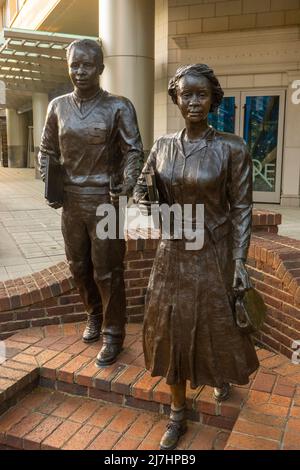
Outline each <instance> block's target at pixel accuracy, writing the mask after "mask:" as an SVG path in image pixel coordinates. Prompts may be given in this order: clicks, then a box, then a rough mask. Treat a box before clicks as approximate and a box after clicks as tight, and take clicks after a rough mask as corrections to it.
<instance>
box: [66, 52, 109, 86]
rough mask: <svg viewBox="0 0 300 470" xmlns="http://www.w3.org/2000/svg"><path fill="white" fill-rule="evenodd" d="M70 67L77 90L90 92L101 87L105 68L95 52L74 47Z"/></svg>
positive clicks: (69, 60) (70, 73)
mask: <svg viewBox="0 0 300 470" xmlns="http://www.w3.org/2000/svg"><path fill="white" fill-rule="evenodd" d="M68 67H69V75H70V78H71V80H72V83H73V85H74V87H75V89H78V90H79V91H81V92H89V91H90V90H92V89H94V88H97V87H98V86H99V76H100V75H101V74H102V72H103V69H104V66H103V65H102V66H100V65H99V64H98V62H97V58H96V55H95V53H94V51H93V50H91V49H89V48H87V47H81V46H75V47H73V49H72V50H71V53H70V56H69V59H68Z"/></svg>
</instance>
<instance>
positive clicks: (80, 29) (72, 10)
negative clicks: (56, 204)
mask: <svg viewBox="0 0 300 470" xmlns="http://www.w3.org/2000/svg"><path fill="white" fill-rule="evenodd" d="M0 8H1V10H2V11H1V14H0V26H1V21H2V27H4V28H9V29H11V30H13V31H15V30H16V29H21V30H24V29H26V30H32V31H35V32H39V31H47V32H48V33H55V34H56V35H62V34H63V35H71V36H72V35H81V36H92V37H100V38H101V41H102V44H103V48H104V52H105V63H106V71H105V73H104V76H103V82H102V86H103V87H104V88H107V89H108V90H110V91H112V92H113V93H117V94H122V95H125V96H127V97H129V98H130V99H131V100H132V101H133V102H134V104H135V106H136V109H137V113H138V118H139V122H140V127H141V131H142V136H143V140H144V145H145V148H146V150H149V149H150V148H151V145H152V142H153V140H154V139H155V138H157V137H158V136H159V135H162V134H165V133H170V132H176V131H178V130H179V129H180V128H182V127H183V122H182V119H181V117H180V115H179V113H178V110H177V108H176V106H174V105H173V103H172V102H171V100H170V99H169V97H168V94H167V86H168V80H169V79H170V77H171V76H172V75H173V74H174V72H175V70H176V68H177V67H178V66H179V65H180V64H184V63H195V62H198V63H199V62H202V63H207V64H208V65H210V66H211V67H212V68H213V69H214V70H215V72H216V74H217V76H218V77H219V79H220V81H221V84H222V86H223V88H224V91H225V98H224V101H223V103H222V106H221V108H220V109H219V111H218V113H217V114H215V115H212V116H210V121H211V123H212V124H213V125H214V126H215V127H217V128H219V129H220V130H224V131H226V132H235V133H237V134H239V135H240V136H242V137H243V138H244V139H245V140H246V142H247V144H248V146H249V150H250V152H251V154H252V158H253V165H254V171H253V175H254V176H253V177H254V200H255V201H257V202H270V203H278V204H279V203H280V204H282V205H284V206H295V207H296V206H297V207H299V206H300V0H227V1H225V0H60V1H57V0H48V1H46V0H23V1H20V0H19V1H17V0H7V1H1V0H0ZM48 40H49V38H48ZM48 44H49V42H48ZM1 57H2V56H0V67H2V68H3V63H2V62H1V60H2V59H1ZM60 65H61V66H62V64H60ZM64 66H65V64H64ZM10 70H12V69H10ZM11 73H12V72H11ZM49 73H50V75H49V76H48V77H47V80H50V79H51V71H50V72H49ZM0 75H1V74H0ZM1 77H2V75H1V76H0V80H1ZM13 77H14V81H13V83H12V82H11V80H12V78H11V76H8V78H7V74H6V75H5V74H4V82H5V87H6V89H8V85H9V84H10V83H11V90H10V92H9V93H7V96H8V97H9V100H7V102H6V103H3V106H2V107H3V108H4V107H6V108H9V109H8V110H7V111H6V116H7V124H8V131H9V132H8V152H9V155H10V154H11V159H10V160H11V164H12V165H14V164H19V165H24V164H25V161H26V158H25V157H24V158H23V159H22V158H20V156H19V154H18V153H17V152H16V147H18V149H19V150H18V152H21V150H20V147H22V146H23V149H25V153H26V148H27V147H26V133H25V137H24V139H25V140H24V142H20V140H19V141H18V142H14V139H15V140H17V136H16V132H14V131H13V130H12V129H17V128H18V125H19V126H21V127H22V126H24V125H26V123H24V122H21V120H22V117H21V116H22V110H23V114H24V113H27V114H28V116H29V117H27V125H28V122H29V126H30V124H31V123H30V108H32V109H33V116H32V119H33V128H34V147H35V152H36V151H37V149H38V145H39V138H40V134H41V130H42V122H43V119H44V115H45V110H46V106H47V102H48V99H49V97H52V96H53V95H55V93H58V92H59V89H61V87H63V83H60V84H59V85H60V86H59V87H57V86H56V87H54V86H52V88H51V83H50V85H49V87H50V88H48V89H47V90H46V92H45V90H43V89H42V88H41V89H39V88H35V89H33V90H32V91H31V90H30V85H29V83H28V80H27V82H26V84H25V85H24V86H26V93H27V95H26V96H27V102H26V103H25V102H24V101H23V102H22V100H21V98H22V99H23V98H24V97H23V96H21V98H20V101H19V102H18V101H16V100H15V101H14V99H15V94H13V88H14V87H15V86H16V85H15V84H16V80H17V79H18V76H16V72H15V73H13ZM64 80H65V83H66V84H67V78H66V77H64ZM35 81H36V80H35ZM50 82H51V80H50ZM17 83H19V82H17ZM22 83H23V82H22ZM39 86H42V84H40V85H39ZM35 87H37V84H36V83H35ZM18 93H20V91H19V90H18ZM21 95H22V93H21ZM24 96H25V95H24ZM30 101H31V106H30ZM14 106H15V107H14ZM18 107H19V109H17V108H18ZM18 111H19V113H18ZM17 121H18V122H19V124H17V123H16V122H17ZM23 121H24V118H23ZM19 134H20V135H21V134H22V132H19ZM13 147H14V148H15V149H14V151H13V150H11V151H10V148H11V149H13ZM25 156H26V155H25Z"/></svg>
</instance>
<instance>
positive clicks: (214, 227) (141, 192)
mask: <svg viewBox="0 0 300 470" xmlns="http://www.w3.org/2000/svg"><path fill="white" fill-rule="evenodd" d="M169 95H170V96H171V98H172V100H173V102H174V103H175V104H176V105H177V106H178V108H179V109H180V111H181V114H182V116H183V118H184V120H185V128H184V129H183V130H182V131H180V132H178V133H176V134H172V135H167V136H163V137H161V138H159V139H158V140H157V141H156V143H155V144H154V147H153V149H152V151H151V153H150V155H149V157H148V160H147V162H146V164H145V167H144V169H143V172H142V174H141V176H140V178H139V180H138V184H137V186H136V188H135V191H134V197H135V200H136V202H140V203H144V204H146V205H147V185H146V175H147V173H149V171H152V172H154V174H155V179H156V185H157V189H158V193H159V202H160V203H167V204H168V205H170V206H171V205H172V204H174V203H177V204H179V205H180V206H181V207H183V206H184V205H185V204H191V205H192V206H194V207H196V205H197V204H202V205H204V244H203V247H202V249H198V250H193V251H191V250H187V249H186V246H187V245H186V243H185V240H179V239H169V240H163V239H161V240H160V244H159V247H158V251H157V254H156V258H155V261H154V265H153V270H152V273H151V277H150V281H149V287H148V292H147V298H146V309H145V319H144V327H143V345H144V354H145V363H146V367H147V369H148V370H150V372H151V375H152V376H163V377H165V378H166V382H167V384H168V385H170V389H171V395H172V404H171V414H170V421H169V423H168V426H167V430H166V432H165V434H164V435H163V437H162V440H161V444H160V446H161V449H163V450H171V449H174V448H175V447H176V446H177V443H178V440H179V438H180V436H182V435H183V434H184V433H185V431H186V415H185V402H186V382H187V381H190V385H191V387H192V388H196V387H198V386H200V385H210V386H212V387H214V397H215V399H216V400H219V401H222V400H225V399H226V398H228V397H229V395H230V384H241V385H242V384H247V383H248V381H249V375H250V374H252V373H253V372H254V371H255V370H256V369H257V368H258V366H259V362H258V359H257V356H256V352H255V347H254V345H253V342H252V339H251V337H250V336H248V335H245V334H242V333H241V332H240V331H239V329H238V328H237V326H236V324H235V321H234V318H233V305H234V299H235V291H236V290H239V291H240V293H242V292H243V291H245V290H246V289H248V288H249V287H250V279H249V276H248V273H247V270H246V267H245V261H246V258H247V252H248V247H249V242H250V235H251V217H252V162H251V158H250V156H249V153H248V151H247V147H246V144H245V142H244V141H243V140H242V139H241V138H240V137H238V136H236V135H233V134H227V133H223V132H218V131H216V130H215V129H213V128H212V127H211V126H209V124H208V114H209V113H210V112H213V111H215V110H216V109H217V108H218V106H219V105H220V104H221V101H222V98H223V96H224V93H223V90H222V88H221V86H220V83H219V81H218V79H217V78H216V76H215V74H214V72H213V70H211V69H210V68H209V67H208V66H207V65H204V64H195V65H188V66H183V67H180V68H179V69H178V70H177V72H176V74H175V76H174V78H173V79H172V80H171V81H170V84H169ZM193 213H195V211H194V212H193ZM193 223H195V224H196V220H193Z"/></svg>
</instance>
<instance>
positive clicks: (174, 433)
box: [160, 408, 187, 450]
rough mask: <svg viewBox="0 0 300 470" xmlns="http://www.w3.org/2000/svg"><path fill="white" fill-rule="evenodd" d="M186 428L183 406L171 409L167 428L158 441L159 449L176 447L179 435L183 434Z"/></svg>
mask: <svg viewBox="0 0 300 470" xmlns="http://www.w3.org/2000/svg"><path fill="white" fill-rule="evenodd" d="M186 430H187V425H186V419H185V408H182V409H181V410H171V414H170V421H169V423H168V424H167V430H166V432H165V433H164V435H163V437H162V439H161V441H160V450H173V449H176V447H177V444H178V441H179V439H180V437H181V436H183V434H185V432H186Z"/></svg>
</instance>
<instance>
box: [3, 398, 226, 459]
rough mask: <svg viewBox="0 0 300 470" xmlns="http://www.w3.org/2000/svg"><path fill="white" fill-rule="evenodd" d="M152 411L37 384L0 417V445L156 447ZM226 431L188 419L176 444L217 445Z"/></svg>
mask: <svg viewBox="0 0 300 470" xmlns="http://www.w3.org/2000/svg"><path fill="white" fill-rule="evenodd" d="M166 422H167V419H166V418H165V417H162V416H161V415H159V414H157V413H151V412H145V411H140V410H134V409H132V408H126V407H124V406H120V405H113V404H111V403H107V402H104V401H102V400H92V399H88V398H83V397H72V396H69V395H67V394H63V393H60V392H53V391H49V390H45V389H37V390H35V391H34V392H32V393H31V394H30V395H28V396H27V397H26V398H24V399H23V400H22V401H20V402H19V403H18V404H17V405H15V406H14V407H12V408H11V409H10V410H8V411H7V412H6V413H5V414H4V415H2V416H1V417H0V445H3V446H6V447H12V448H16V449H27V450H39V449H44V450H58V449H63V450H84V449H87V450H101V449H103V450H110V449H114V450H125V449H126V450H135V449H138V450H142V449H144V450H145V449H147V450H156V449H158V448H159V441H160V438H161V436H162V434H163V432H164V430H165V426H166ZM229 434H230V433H229V431H225V430H223V429H218V428H216V427H213V426H207V425H205V424H200V423H197V424H196V423H189V425H188V432H187V433H186V435H185V436H184V437H183V438H182V439H181V441H180V444H179V446H178V449H189V450H196V449H197V450H201V449H203V450H204V449H205V450H222V449H224V447H225V445H226V442H227V440H228V437H229Z"/></svg>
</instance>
